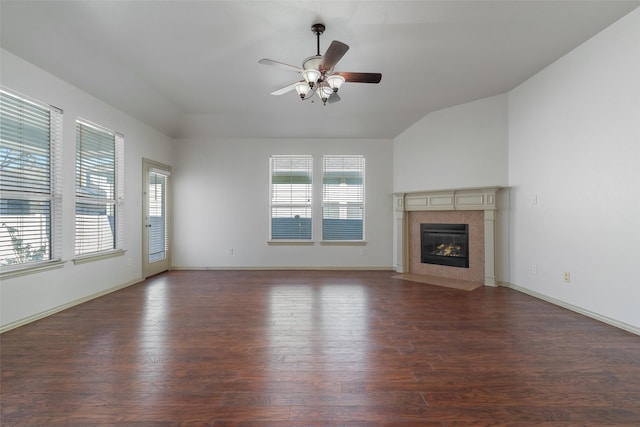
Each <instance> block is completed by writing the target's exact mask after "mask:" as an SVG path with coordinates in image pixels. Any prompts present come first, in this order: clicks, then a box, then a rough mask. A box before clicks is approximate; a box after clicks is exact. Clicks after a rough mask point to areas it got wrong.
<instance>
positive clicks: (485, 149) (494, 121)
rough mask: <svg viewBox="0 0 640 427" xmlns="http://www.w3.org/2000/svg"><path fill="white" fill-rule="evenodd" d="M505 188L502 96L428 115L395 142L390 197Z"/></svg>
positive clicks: (505, 141) (505, 138) (503, 98)
mask: <svg viewBox="0 0 640 427" xmlns="http://www.w3.org/2000/svg"><path fill="white" fill-rule="evenodd" d="M506 183H507V96H506V95H498V96H493V97H490V98H484V99H480V100H477V101H474V102H469V103H466V104H462V105H458V106H455V107H451V108H447V109H444V110H439V111H435V112H432V113H430V114H428V115H426V116H425V117H424V118H423V119H421V120H420V121H418V122H417V123H416V124H414V125H413V126H411V127H410V128H409V129H407V130H406V131H404V132H403V133H402V134H400V135H399V136H398V137H396V138H395V139H394V143H393V191H394V192H410V191H425V190H446V189H454V188H472V187H490V186H504V185H506Z"/></svg>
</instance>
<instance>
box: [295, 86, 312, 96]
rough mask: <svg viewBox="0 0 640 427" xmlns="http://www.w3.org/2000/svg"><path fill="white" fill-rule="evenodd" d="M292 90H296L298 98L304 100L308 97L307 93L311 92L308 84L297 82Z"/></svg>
mask: <svg viewBox="0 0 640 427" xmlns="http://www.w3.org/2000/svg"><path fill="white" fill-rule="evenodd" d="M294 89H295V90H296V92H298V95H300V98H303V99H304V98H306V96H307V95H309V92H311V88H310V87H309V84H308V83H306V82H298V84H296V85H295V86H294Z"/></svg>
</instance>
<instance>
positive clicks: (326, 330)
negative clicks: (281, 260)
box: [267, 284, 369, 384]
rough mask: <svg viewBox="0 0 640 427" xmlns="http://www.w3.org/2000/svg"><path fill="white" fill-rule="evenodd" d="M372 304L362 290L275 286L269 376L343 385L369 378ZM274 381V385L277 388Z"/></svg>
mask: <svg viewBox="0 0 640 427" xmlns="http://www.w3.org/2000/svg"><path fill="white" fill-rule="evenodd" d="M367 307H368V300H367V293H366V290H365V289H364V288H363V287H362V286H358V285H349V284H331V285H322V286H306V285H286V286H275V287H273V288H272V289H271V292H270V295H269V313H270V327H269V333H268V336H269V350H270V355H269V357H268V362H267V370H268V376H269V377H271V378H273V379H276V380H277V379H284V378H289V379H291V378H294V379H297V380H299V381H301V382H304V381H314V382H316V383H317V382H318V381H322V382H324V383H326V384H328V383H333V384H338V383H340V382H341V381H344V380H345V378H344V373H345V372H347V371H348V372H349V373H350V375H352V376H353V375H354V374H353V373H354V372H359V375H360V377H359V378H350V379H351V380H354V379H355V380H365V379H366V377H367V376H368V373H367V367H368V352H369V329H368V328H369V325H368V310H367ZM272 383H273V382H271V381H270V382H269V384H272Z"/></svg>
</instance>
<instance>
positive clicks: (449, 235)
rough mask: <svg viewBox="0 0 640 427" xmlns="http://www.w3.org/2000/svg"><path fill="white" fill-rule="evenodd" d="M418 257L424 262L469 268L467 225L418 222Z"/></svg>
mask: <svg viewBox="0 0 640 427" xmlns="http://www.w3.org/2000/svg"><path fill="white" fill-rule="evenodd" d="M420 258H421V262H422V263H424V264H438V265H446V266H450V267H460V268H469V225H468V224H420Z"/></svg>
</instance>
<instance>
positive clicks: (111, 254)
mask: <svg viewBox="0 0 640 427" xmlns="http://www.w3.org/2000/svg"><path fill="white" fill-rule="evenodd" d="M126 252H127V251H125V250H124V249H115V250H112V251H106V252H96V253H92V254H87V255H79V256H77V257H75V258H74V259H73V263H74V264H75V265H79V264H86V263H88V262H93V261H100V260H103V259H109V258H115V257H119V256H123V255H124V254H125V253H126Z"/></svg>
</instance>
